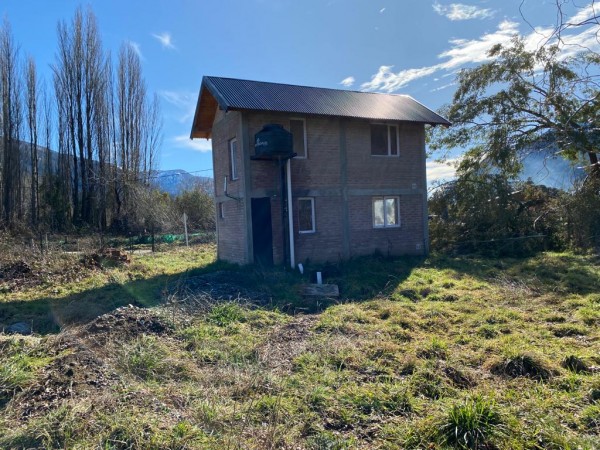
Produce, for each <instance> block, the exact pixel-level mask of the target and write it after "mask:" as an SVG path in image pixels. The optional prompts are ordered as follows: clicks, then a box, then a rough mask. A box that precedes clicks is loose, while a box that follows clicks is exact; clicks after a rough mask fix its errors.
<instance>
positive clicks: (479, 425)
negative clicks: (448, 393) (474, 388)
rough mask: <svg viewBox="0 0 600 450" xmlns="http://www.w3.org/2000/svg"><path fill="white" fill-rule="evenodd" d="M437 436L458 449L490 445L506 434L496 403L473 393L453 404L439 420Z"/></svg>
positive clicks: (443, 442) (441, 441) (487, 446)
mask: <svg viewBox="0 0 600 450" xmlns="http://www.w3.org/2000/svg"><path fill="white" fill-rule="evenodd" d="M436 435H437V440H438V441H439V442H440V443H441V444H443V445H448V446H452V447H455V448H461V449H480V448H492V447H491V445H492V442H493V440H494V439H495V438H498V437H501V436H504V435H505V425H504V424H503V423H502V418H501V416H500V413H499V412H498V410H497V408H496V406H495V404H494V403H493V402H492V401H489V400H485V399H484V398H482V397H479V396H476V397H473V398H472V399H470V400H467V401H465V402H464V403H461V404H458V405H454V406H453V407H452V408H451V409H450V411H448V412H447V414H446V415H445V416H444V417H443V418H442V419H441V420H440V421H439V423H438V427H437V432H436Z"/></svg>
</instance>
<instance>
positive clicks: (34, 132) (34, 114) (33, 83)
mask: <svg viewBox="0 0 600 450" xmlns="http://www.w3.org/2000/svg"><path fill="white" fill-rule="evenodd" d="M25 79H26V84H27V92H26V95H27V102H26V104H27V126H28V130H29V156H30V165H31V192H30V194H31V200H30V202H31V204H30V215H31V217H30V221H31V225H32V226H33V227H36V226H37V223H38V205H39V176H38V169H39V163H38V110H37V105H38V80H37V72H36V67H35V61H34V60H33V58H31V57H30V58H29V59H28V60H27V67H26V73H25Z"/></svg>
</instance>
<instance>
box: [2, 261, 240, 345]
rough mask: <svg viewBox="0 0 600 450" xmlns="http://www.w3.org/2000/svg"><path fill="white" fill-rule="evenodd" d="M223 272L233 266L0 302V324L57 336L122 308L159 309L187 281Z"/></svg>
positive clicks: (212, 265)
mask: <svg viewBox="0 0 600 450" xmlns="http://www.w3.org/2000/svg"><path fill="white" fill-rule="evenodd" d="M234 267H235V266H234ZM224 269H231V266H230V265H228V264H223V263H221V262H214V263H211V264H209V265H207V266H204V267H201V268H198V269H193V270H188V271H185V272H181V273H177V274H173V275H159V276H155V277H151V278H145V279H136V280H131V281H128V282H125V283H110V284H106V285H104V286H102V287H99V288H95V289H89V290H86V291H83V292H79V293H74V294H71V295H68V296H66V297H58V298H57V297H43V298H39V299H35V300H15V301H5V302H0V324H2V323H3V324H6V325H9V324H13V323H17V322H24V323H27V324H28V325H30V327H31V329H32V330H33V332H34V333H36V334H51V333H57V332H58V331H60V328H61V327H64V326H69V325H78V324H83V323H87V322H89V321H91V320H93V319H95V318H96V317H98V316H101V315H102V314H105V313H108V312H110V311H112V310H114V309H116V308H119V307H121V306H126V305H134V306H138V307H152V306H157V305H159V304H161V303H163V302H165V301H166V299H167V292H168V291H170V290H172V289H173V288H175V287H176V286H177V285H178V284H179V283H181V281H182V280H184V279H185V278H188V277H194V276H200V275H204V274H207V273H211V272H215V271H218V270H224Z"/></svg>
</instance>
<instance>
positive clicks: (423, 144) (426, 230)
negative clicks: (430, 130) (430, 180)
mask: <svg viewBox="0 0 600 450" xmlns="http://www.w3.org/2000/svg"><path fill="white" fill-rule="evenodd" d="M422 130H423V133H422V135H421V150H422V152H423V154H422V162H421V174H422V175H423V183H422V185H421V189H422V192H423V199H422V201H423V254H424V255H425V256H428V255H429V209H428V207H427V149H426V142H425V125H423V128H422Z"/></svg>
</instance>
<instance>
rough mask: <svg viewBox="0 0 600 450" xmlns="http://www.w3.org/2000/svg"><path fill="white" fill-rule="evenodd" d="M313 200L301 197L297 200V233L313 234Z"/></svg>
mask: <svg viewBox="0 0 600 450" xmlns="http://www.w3.org/2000/svg"><path fill="white" fill-rule="evenodd" d="M315 229H316V227H315V199H314V198H312V197H303V198H299V199H298V232H299V233H314V232H315Z"/></svg>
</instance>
